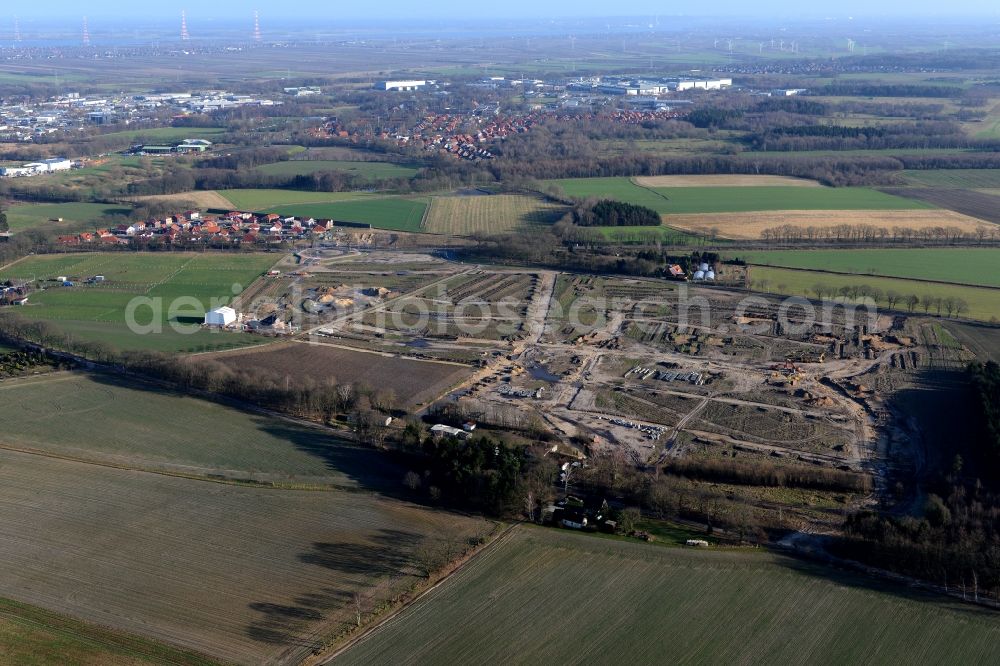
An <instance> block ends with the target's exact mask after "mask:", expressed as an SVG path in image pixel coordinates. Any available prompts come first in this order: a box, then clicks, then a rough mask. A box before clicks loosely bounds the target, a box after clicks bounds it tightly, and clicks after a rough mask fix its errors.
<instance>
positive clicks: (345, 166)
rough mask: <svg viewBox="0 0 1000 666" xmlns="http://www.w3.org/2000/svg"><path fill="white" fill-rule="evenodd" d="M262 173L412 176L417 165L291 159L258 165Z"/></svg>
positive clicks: (376, 177)
mask: <svg viewBox="0 0 1000 666" xmlns="http://www.w3.org/2000/svg"><path fill="white" fill-rule="evenodd" d="M256 170H257V171H258V172H260V173H265V174H268V175H271V176H308V175H310V174H314V173H320V172H323V171H342V172H344V173H348V174H351V175H353V176H358V177H359V178H363V179H365V180H388V179H390V178H412V177H413V176H415V175H417V171H418V169H417V167H413V166H407V165H403V164H393V163H392V162H353V161H348V160H290V161H287V162H276V163H274V164H265V165H264V166H260V167H257V169H256Z"/></svg>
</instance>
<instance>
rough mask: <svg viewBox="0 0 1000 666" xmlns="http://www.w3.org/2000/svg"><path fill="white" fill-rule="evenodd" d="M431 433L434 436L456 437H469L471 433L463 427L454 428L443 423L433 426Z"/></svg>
mask: <svg viewBox="0 0 1000 666" xmlns="http://www.w3.org/2000/svg"><path fill="white" fill-rule="evenodd" d="M431 435H433V436H434V437H456V438H459V439H464V438H466V437H468V435H469V433H467V432H466V431H464V430H462V429H461V428H453V427H451V426H449V425H445V424H443V423H437V424H435V425H432V426H431Z"/></svg>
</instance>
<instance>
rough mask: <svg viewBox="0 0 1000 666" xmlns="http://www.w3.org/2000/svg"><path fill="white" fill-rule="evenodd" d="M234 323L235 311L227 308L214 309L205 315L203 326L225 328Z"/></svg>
mask: <svg viewBox="0 0 1000 666" xmlns="http://www.w3.org/2000/svg"><path fill="white" fill-rule="evenodd" d="M235 323H236V310H234V309H232V308H231V307H228V306H222V307H221V308H215V309H214V310H209V311H208V312H206V313H205V326H218V327H220V328H225V327H226V326H231V325H233V324H235Z"/></svg>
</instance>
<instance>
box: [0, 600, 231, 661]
mask: <svg viewBox="0 0 1000 666" xmlns="http://www.w3.org/2000/svg"><path fill="white" fill-rule="evenodd" d="M0 656H2V657H3V661H4V662H6V663H10V664H136V665H138V664H179V665H180V664H190V665H192V666H195V665H199V666H200V665H204V666H208V665H209V664H215V663H217V662H215V661H212V660H210V659H209V658H208V657H204V656H201V655H197V654H194V653H190V652H182V651H180V650H177V649H174V648H172V647H169V646H167V645H165V644H162V643H154V642H153V641H150V640H146V639H144V638H139V637H137V636H132V635H129V634H124V633H120V632H116V631H111V630H109V629H105V628H103V627H99V626H97V625H92V624H86V623H84V622H80V621H78V620H74V619H72V618H70V617H67V616H65V615H59V614H57V613H51V612H49V611H46V610H43V609H41V608H37V607H35V606H29V605H27V604H22V603H18V602H16V601H12V600H10V599H0Z"/></svg>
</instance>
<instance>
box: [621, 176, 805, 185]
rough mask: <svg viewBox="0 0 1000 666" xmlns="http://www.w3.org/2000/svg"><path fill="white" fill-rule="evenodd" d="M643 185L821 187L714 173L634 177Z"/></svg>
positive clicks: (802, 180) (782, 179) (801, 181)
mask: <svg viewBox="0 0 1000 666" xmlns="http://www.w3.org/2000/svg"><path fill="white" fill-rule="evenodd" d="M633 180H634V181H635V184H636V185H639V186H641V187H763V186H769V187H770V186H776V185H777V186H784V187H821V185H820V184H819V183H817V182H816V181H815V180H808V179H806V178H791V177H789V176H752V175H739V174H713V175H707V176H639V177H637V178H634V179H633Z"/></svg>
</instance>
